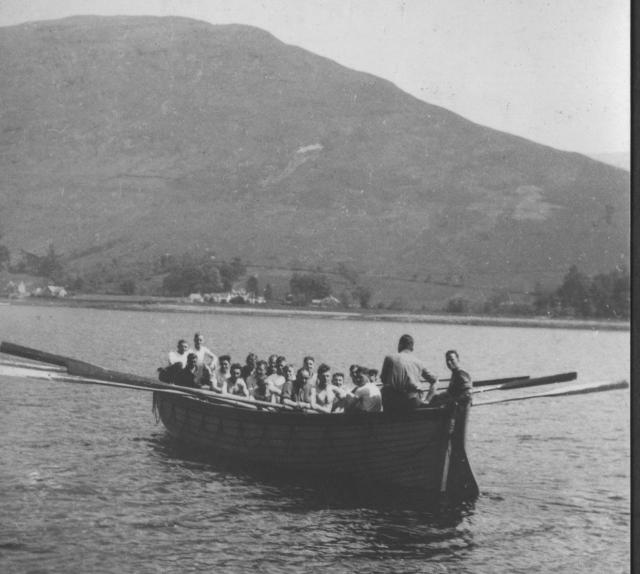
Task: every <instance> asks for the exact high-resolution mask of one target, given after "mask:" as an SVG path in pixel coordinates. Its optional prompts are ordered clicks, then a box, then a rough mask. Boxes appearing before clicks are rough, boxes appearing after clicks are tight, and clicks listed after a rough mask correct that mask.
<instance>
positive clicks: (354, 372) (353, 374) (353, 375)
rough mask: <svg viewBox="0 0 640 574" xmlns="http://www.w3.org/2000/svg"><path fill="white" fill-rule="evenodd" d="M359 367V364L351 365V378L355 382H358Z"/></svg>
mask: <svg viewBox="0 0 640 574" xmlns="http://www.w3.org/2000/svg"><path fill="white" fill-rule="evenodd" d="M358 369H359V365H351V366H350V367H349V376H350V377H351V380H352V381H353V382H354V383H355V382H356V377H357V374H358Z"/></svg>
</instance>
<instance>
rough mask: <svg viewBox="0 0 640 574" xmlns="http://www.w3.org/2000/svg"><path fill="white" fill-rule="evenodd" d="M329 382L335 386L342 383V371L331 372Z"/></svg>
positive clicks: (339, 385)
mask: <svg viewBox="0 0 640 574" xmlns="http://www.w3.org/2000/svg"><path fill="white" fill-rule="evenodd" d="M331 384H332V385H334V386H336V387H341V386H342V385H344V373H333V376H332V377H331Z"/></svg>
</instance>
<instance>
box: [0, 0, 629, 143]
mask: <svg viewBox="0 0 640 574" xmlns="http://www.w3.org/2000/svg"><path fill="white" fill-rule="evenodd" d="M79 14H97V15H159V16H169V15H177V16H185V17H190V18H195V19H198V20H204V21H207V22H211V23H213V24H228V23H240V24H249V25H252V26H257V27H259V28H262V29H264V30H268V31H269V32H271V33H272V34H273V35H274V36H276V37H277V38H278V39H280V40H282V41H283V42H285V43H287V44H293V45H296V46H300V47H302V48H305V49H307V50H309V51H311V52H314V53H316V54H319V55H322V56H325V57H327V58H330V59H332V60H335V61H336V62H338V63H340V64H342V65H344V66H346V67H349V68H353V69H356V70H360V71H365V72H369V73H371V74H374V75H376V76H380V77H383V78H386V79H388V80H390V81H391V82H393V83H394V84H396V85H397V86H398V87H399V88H401V89H402V90H404V91H406V92H408V93H410V94H412V95H414V96H415V97H417V98H419V99H421V100H424V101H426V102H429V103H432V104H436V105H439V106H442V107H445V108H447V109H449V110H451V111H453V112H456V113H458V114H460V115H462V116H464V117H466V118H467V119H470V120H472V121H474V122H477V123H479V124H483V125H486V126H490V127H492V128H496V129H499V130H502V131H506V132H509V133H512V134H516V135H519V136H522V137H525V138H527V139H531V140H533V141H536V142H539V143H543V144H546V145H550V146H552V147H555V148H558V149H563V150H570V151H578V152H581V153H586V154H599V153H614V152H615V153H617V152H628V151H629V149H630V135H629V132H630V111H629V109H630V96H629V94H630V79H629V74H630V64H629V58H630V41H629V37H630V15H629V2H628V0H549V1H547V0H57V1H56V2H52V1H51V0H29V1H26V2H25V0H0V26H10V25H14V24H20V23H23V22H28V21H36V20H48V19H56V18H63V17H65V16H72V15H79Z"/></svg>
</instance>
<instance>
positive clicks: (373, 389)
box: [352, 367, 382, 413]
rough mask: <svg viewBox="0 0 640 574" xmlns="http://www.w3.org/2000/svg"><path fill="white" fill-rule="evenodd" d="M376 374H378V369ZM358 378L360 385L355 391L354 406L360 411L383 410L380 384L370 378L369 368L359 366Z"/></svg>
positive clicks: (376, 411)
mask: <svg viewBox="0 0 640 574" xmlns="http://www.w3.org/2000/svg"><path fill="white" fill-rule="evenodd" d="M375 374H376V375H377V371H376V372H375ZM356 380H357V385H358V386H357V388H356V389H355V390H354V391H353V396H354V397H355V401H354V402H353V405H352V408H353V409H354V410H358V411H366V412H369V413H379V412H380V411H381V410H382V395H381V394H380V389H379V388H378V385H376V384H375V383H374V382H373V381H372V380H370V378H369V369H367V368H365V367H358V370H357V377H356Z"/></svg>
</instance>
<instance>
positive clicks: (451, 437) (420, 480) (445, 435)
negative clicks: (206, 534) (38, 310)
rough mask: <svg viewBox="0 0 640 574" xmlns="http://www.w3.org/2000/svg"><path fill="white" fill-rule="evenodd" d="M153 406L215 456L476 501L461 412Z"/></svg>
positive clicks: (167, 402)
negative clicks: (321, 411)
mask: <svg viewBox="0 0 640 574" xmlns="http://www.w3.org/2000/svg"><path fill="white" fill-rule="evenodd" d="M154 401H155V402H154V404H155V408H156V412H157V413H158V415H159V418H160V420H161V421H162V423H163V424H164V426H165V427H166V428H167V430H168V432H169V433H170V434H171V435H172V436H174V437H175V438H177V439H178V440H179V441H181V442H183V443H185V444H189V445H192V446H198V447H201V448H204V449H207V451H208V452H210V453H212V454H215V455H222V456H226V457H230V458H234V459H240V460H243V461H251V463H255V464H260V465H268V466H271V467H277V468H279V469H283V470H285V471H291V472H297V471H303V472H311V473H323V474H324V473H329V474H335V475H347V476H349V477H351V478H354V479H355V480H356V481H357V482H358V483H359V484H366V485H367V487H374V488H375V487H377V486H383V487H391V489H392V492H397V493H400V494H402V493H403V492H404V493H407V492H409V493H411V495H412V496H416V498H420V499H425V500H427V499H431V498H435V497H438V496H446V497H447V498H448V499H449V500H455V501H460V500H469V499H473V498H475V497H476V496H477V495H478V485H477V483H476V480H475V478H474V476H473V472H472V471H471V467H470V465H469V462H468V459H467V454H466V450H465V435H466V426H467V417H468V408H467V407H466V406H464V405H458V404H451V405H447V406H443V407H442V408H423V409H417V410H415V411H413V412H410V413H407V414H405V415H403V416H401V417H398V416H392V415H390V414H387V413H350V414H340V415H335V414H308V413H302V412H295V411H280V412H267V411H266V410H255V409H245V408H237V407H236V406H233V405H229V404H223V403H217V402H207V401H203V400H199V399H198V398H196V397H192V396H178V395H169V394H165V393H160V392H157V393H154Z"/></svg>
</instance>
